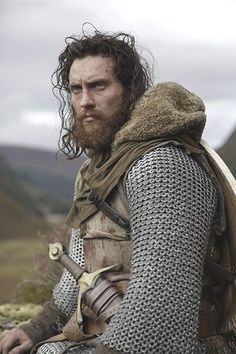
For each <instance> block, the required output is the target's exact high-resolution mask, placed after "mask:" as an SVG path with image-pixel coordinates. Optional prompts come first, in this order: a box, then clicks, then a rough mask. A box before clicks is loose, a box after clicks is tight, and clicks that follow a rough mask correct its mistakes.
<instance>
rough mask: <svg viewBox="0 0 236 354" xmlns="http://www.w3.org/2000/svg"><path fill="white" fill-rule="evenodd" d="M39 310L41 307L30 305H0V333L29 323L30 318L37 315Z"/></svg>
mask: <svg viewBox="0 0 236 354" xmlns="http://www.w3.org/2000/svg"><path fill="white" fill-rule="evenodd" d="M41 309H42V306H41V305H36V304H32V303H28V304H4V305H0V332H2V331H4V330H6V329H11V328H14V327H16V326H17V325H19V324H21V323H24V322H27V321H29V320H30V319H31V318H32V317H34V316H35V315H37V314H38V313H39V312H40V311H41Z"/></svg>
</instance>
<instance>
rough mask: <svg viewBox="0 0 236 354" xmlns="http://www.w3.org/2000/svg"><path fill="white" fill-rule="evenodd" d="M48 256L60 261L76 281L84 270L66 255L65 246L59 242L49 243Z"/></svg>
mask: <svg viewBox="0 0 236 354" xmlns="http://www.w3.org/2000/svg"><path fill="white" fill-rule="evenodd" d="M49 257H50V258H51V259H52V260H53V261H56V262H59V263H61V264H62V265H63V266H64V267H65V268H66V269H67V270H68V271H69V272H70V273H71V275H72V276H73V277H74V278H75V280H76V282H77V283H78V280H79V278H80V277H81V275H82V274H83V273H84V270H83V268H81V267H80V266H79V265H78V264H77V263H76V262H75V261H74V260H73V259H72V258H71V257H70V256H69V255H68V253H67V250H66V248H65V247H64V246H63V245H62V244H61V243H60V242H56V243H50V244H49Z"/></svg>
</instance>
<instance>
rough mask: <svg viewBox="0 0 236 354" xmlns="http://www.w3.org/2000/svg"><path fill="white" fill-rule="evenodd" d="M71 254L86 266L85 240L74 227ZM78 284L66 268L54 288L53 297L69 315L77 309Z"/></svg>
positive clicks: (59, 306) (70, 247) (81, 264)
mask: <svg viewBox="0 0 236 354" xmlns="http://www.w3.org/2000/svg"><path fill="white" fill-rule="evenodd" d="M69 255H70V256H71V258H72V259H73V260H74V261H75V262H76V263H78V264H79V265H80V266H81V267H84V253H83V240H82V239H80V238H79V230H77V229H72V231H71V239H70V245H69ZM77 293H78V285H77V284H76V282H75V280H74V278H73V277H72V275H71V274H70V273H69V272H68V270H66V269H65V270H64V272H63V274H62V277H61V279H60V282H59V283H58V285H57V286H56V287H55V288H54V290H53V297H54V301H55V304H56V305H57V306H58V308H59V309H60V310H61V311H62V312H63V313H64V314H66V315H67V316H68V317H70V316H71V315H72V313H73V312H74V311H75V309H76V300H77Z"/></svg>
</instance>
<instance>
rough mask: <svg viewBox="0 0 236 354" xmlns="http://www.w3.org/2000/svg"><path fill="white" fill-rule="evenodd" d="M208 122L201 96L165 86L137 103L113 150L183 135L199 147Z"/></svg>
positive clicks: (178, 87) (147, 94) (158, 86)
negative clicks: (130, 144)
mask: <svg viewBox="0 0 236 354" xmlns="http://www.w3.org/2000/svg"><path fill="white" fill-rule="evenodd" d="M205 121H206V115H205V106H204V103H203V101H202V100H201V99H200V98H199V97H198V96H196V95H195V94H193V93H192V92H190V91H188V90H186V89H185V88H184V87H182V86H181V85H179V84H177V83H175V82H163V83H160V84H158V85H156V86H153V87H152V88H150V89H149V90H147V91H146V92H145V93H144V95H143V96H142V97H141V98H140V99H139V100H138V101H137V103H136V105H135V107H134V109H133V111H132V113H131V117H130V119H129V120H128V121H127V122H126V123H125V124H124V125H123V127H122V128H121V129H120V130H119V131H118V132H117V133H116V136H115V139H114V148H116V147H118V146H119V145H120V144H122V143H126V142H130V141H137V142H141V141H147V140H152V139H155V138H159V137H160V138H162V137H166V136H173V135H174V136H176V135H183V134H184V135H187V136H189V137H190V138H192V139H193V140H194V141H195V142H197V143H199V141H200V139H201V135H202V132H203V129H204V126H205Z"/></svg>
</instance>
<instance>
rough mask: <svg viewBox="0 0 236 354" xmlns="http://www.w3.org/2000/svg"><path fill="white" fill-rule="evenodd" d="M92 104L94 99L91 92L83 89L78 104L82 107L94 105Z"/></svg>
mask: <svg viewBox="0 0 236 354" xmlns="http://www.w3.org/2000/svg"><path fill="white" fill-rule="evenodd" d="M94 104H95V101H94V97H93V95H92V93H91V92H90V91H89V90H87V89H85V90H83V91H82V97H81V100H80V106H81V107H82V108H86V107H91V106H94Z"/></svg>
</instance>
